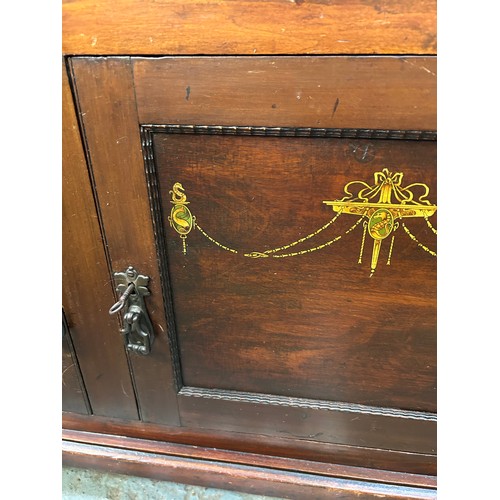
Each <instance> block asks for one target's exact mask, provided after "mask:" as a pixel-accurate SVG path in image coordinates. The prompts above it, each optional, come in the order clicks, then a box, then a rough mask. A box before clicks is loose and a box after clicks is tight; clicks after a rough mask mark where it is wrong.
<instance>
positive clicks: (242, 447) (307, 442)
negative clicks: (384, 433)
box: [63, 413, 437, 484]
mask: <svg viewBox="0 0 500 500" xmlns="http://www.w3.org/2000/svg"><path fill="white" fill-rule="evenodd" d="M63 428H64V429H67V430H75V431H86V432H92V433H98V434H105V435H107V436H110V437H112V436H128V437H131V438H140V439H146V440H154V441H160V442H168V443H178V444H184V445H187V446H192V447H196V448H198V447H200V446H203V447H208V448H212V449H214V448H216V449H218V450H228V451H235V452H243V453H255V454H258V455H268V456H271V457H283V458H292V459H300V460H309V461H314V462H320V463H325V464H344V465H349V466H358V467H359V466H361V467H369V468H372V469H381V470H385V471H396V472H403V473H413V474H418V475H422V474H423V475H431V476H435V475H436V466H437V463H436V462H437V460H436V454H425V453H412V452H400V451H395V450H384V449H377V448H366V447H360V446H349V445H341V444H332V443H321V442H318V441H313V440H311V439H307V438H306V439H300V440H297V439H292V438H291V437H290V436H285V435H281V436H276V435H274V436H270V435H256V434H248V433H242V432H231V431H227V430H213V429H203V428H192V427H187V426H186V427H171V426H165V425H158V424H152V423H145V422H140V421H124V420H120V419H115V418H102V417H97V416H91V417H89V416H85V415H77V414H75V413H63ZM190 453H194V451H192V452H190ZM406 484H410V483H406ZM412 484H417V483H412ZM418 484H421V483H418Z"/></svg>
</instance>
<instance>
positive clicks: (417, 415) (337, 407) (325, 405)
mask: <svg viewBox="0 0 500 500" xmlns="http://www.w3.org/2000/svg"><path fill="white" fill-rule="evenodd" d="M179 394H180V395H183V396H188V397H194V398H206V399H218V400H223V401H238V402H241V403H254V404H265V405H274V406H287V407H295V408H306V409H310V410H327V411H344V412H351V413H357V414H359V413H362V414H369V415H380V416H384V417H397V418H408V419H411V420H425V421H428V422H437V415H436V414H435V413H430V412H424V411H411V410H400V409H398V408H385V407H379V406H368V405H363V404H358V403H342V402H339V401H322V400H319V399H306V398H294V397H289V396H277V395H271V394H261V393H252V392H239V391H228V390H220V389H204V388H201V387H187V386H186V387H183V388H182V389H181V390H180V392H179Z"/></svg>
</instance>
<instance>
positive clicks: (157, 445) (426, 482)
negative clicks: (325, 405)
mask: <svg viewBox="0 0 500 500" xmlns="http://www.w3.org/2000/svg"><path fill="white" fill-rule="evenodd" d="M62 437H63V439H64V440H66V441H73V442H78V443H87V444H97V445H99V446H109V447H113V448H125V449H129V450H136V451H140V452H147V453H158V454H163V455H174V456H178V457H186V458H195V459H202V460H216V461H218V462H227V463H237V464H241V465H258V466H260V467H271V468H274V469H279V470H294V471H296V472H305V473H312V474H322V475H325V476H332V477H344V478H348V479H362V480H371V481H377V482H385V483H392V484H401V485H406V486H418V487H424V488H435V487H436V478H435V477H434V476H429V475H423V474H408V473H401V472H394V471H387V470H379V469H369V468H366V467H352V466H348V465H338V464H332V463H325V462H314V461H311V460H297V459H293V458H286V457H272V456H269V455H261V454H257V453H242V452H237V451H236V452H235V451H229V450H220V449H217V448H208V447H202V446H197V447H193V446H190V445H184V444H178V443H169V442H165V441H155V440H151V439H138V438H130V437H123V436H113V435H110V434H98V433H92V432H85V431H83V432H82V431H75V430H63V435H62Z"/></svg>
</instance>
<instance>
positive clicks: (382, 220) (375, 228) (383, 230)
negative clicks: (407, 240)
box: [368, 208, 394, 240]
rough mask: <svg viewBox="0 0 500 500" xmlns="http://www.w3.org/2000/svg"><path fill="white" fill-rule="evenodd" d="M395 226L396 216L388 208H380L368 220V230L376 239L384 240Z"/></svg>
mask: <svg viewBox="0 0 500 500" xmlns="http://www.w3.org/2000/svg"><path fill="white" fill-rule="evenodd" d="M393 228H394V217H393V216H392V214H391V212H390V211H389V210H387V209H386V208H379V209H378V210H377V211H376V212H374V213H373V214H372V216H371V217H370V220H369V221H368V232H369V233H370V236H371V237H372V238H373V239H374V240H383V239H384V238H387V236H389V235H390V234H391V231H392V230H393Z"/></svg>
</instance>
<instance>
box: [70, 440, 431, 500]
mask: <svg viewBox="0 0 500 500" xmlns="http://www.w3.org/2000/svg"><path fill="white" fill-rule="evenodd" d="M71 438H72V439H71V440H63V463H64V464H66V465H70V466H77V467H90V468H97V469H103V470H106V471H113V472H116V473H122V474H123V473H125V474H131V475H139V476H145V477H149V478H153V479H160V480H170V481H180V482H186V483H189V484H196V485H201V486H208V487H219V488H224V489H230V490H237V491H243V492H248V493H254V494H264V495H272V496H279V498H344V499H350V498H363V499H365V498H366V499H368V498H406V499H417V498H418V499H431V498H436V491H435V488H433V487H429V485H426V486H425V487H422V486H417V487H416V486H407V485H405V484H402V483H401V482H398V480H397V479H396V478H397V474H393V475H388V477H387V476H386V477H385V481H384V480H383V479H382V478H381V476H382V474H380V473H379V472H377V471H375V475H376V480H375V481H373V480H371V479H370V471H369V470H368V469H365V470H363V471H354V470H352V469H351V470H347V469H343V470H329V471H328V472H327V473H326V474H325V473H321V472H319V471H318V470H316V469H315V467H314V465H315V464H312V463H303V462H300V461H296V460H293V461H287V462H286V463H283V462H282V461H274V460H270V459H269V457H261V456H258V455H253V456H251V457H250V456H249V457H244V456H242V454H238V455H236V454H232V456H231V457H229V456H224V455H222V456H221V454H220V453H217V451H215V452H213V453H212V451H211V450H200V453H198V454H197V456H196V457H194V456H193V455H189V456H188V457H187V458H185V457H184V456H183V452H184V450H182V449H179V447H172V446H168V445H167V446H160V447H156V448H154V451H153V450H151V449H149V450H145V449H144V448H147V446H144V443H140V444H138V443H136V442H132V441H131V440H128V441H127V443H126V444H127V445H126V447H124V446H119V447H115V446H113V444H115V443H114V442H113V441H111V442H110V441H109V440H108V439H106V437H105V436H104V437H103V436H90V435H87V436H80V437H79V436H74V435H73V436H71ZM75 438H76V440H73V439H75ZM89 441H90V443H89ZM121 444H122V445H123V444H124V443H121ZM138 446H139V448H140V449H137V447H138ZM221 458H222V460H220V459H221ZM242 462H243V463H242ZM297 469H299V470H297ZM304 469H309V470H310V469H312V470H313V471H314V472H313V473H310V472H309V470H308V471H307V472H306V471H305V470H304ZM356 472H358V473H359V474H361V475H362V477H363V480H361V481H360V480H357V479H353V478H350V477H349V476H350V475H356ZM406 478H408V476H406ZM391 479H392V480H394V479H396V481H391ZM398 479H399V480H400V481H403V483H404V481H405V479H403V478H402V477H400V478H398ZM408 479H409V478H408ZM410 480H411V479H410ZM424 481H425V480H424Z"/></svg>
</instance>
